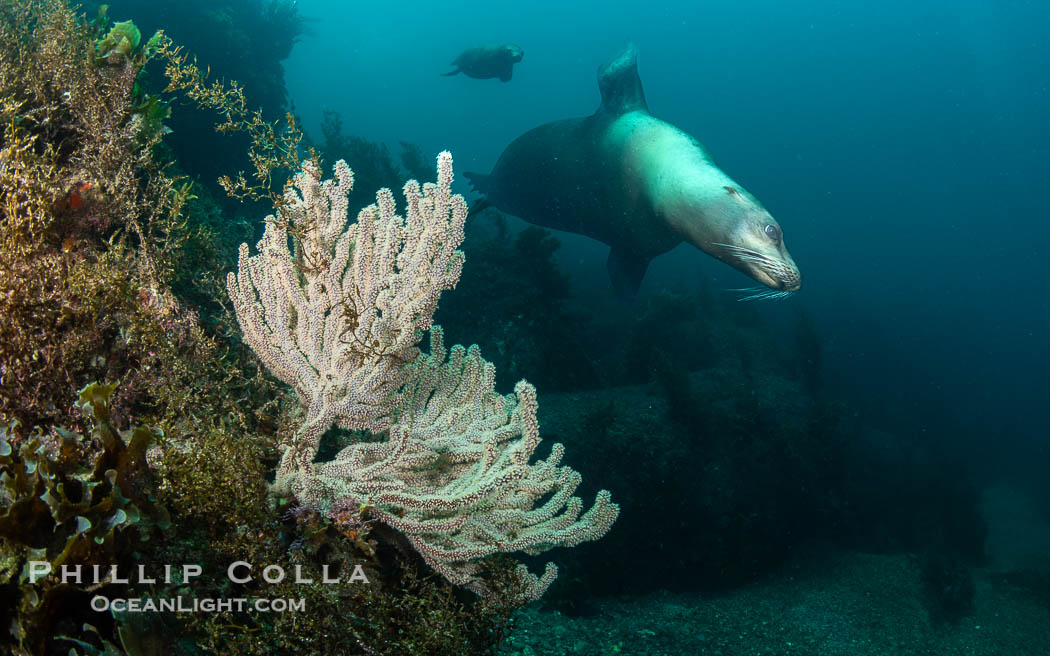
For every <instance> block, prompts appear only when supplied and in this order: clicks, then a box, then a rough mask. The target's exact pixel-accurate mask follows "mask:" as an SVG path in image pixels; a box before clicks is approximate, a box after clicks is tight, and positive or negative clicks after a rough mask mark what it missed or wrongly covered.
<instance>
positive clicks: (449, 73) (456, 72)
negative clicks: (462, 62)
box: [441, 66, 460, 77]
mask: <svg viewBox="0 0 1050 656" xmlns="http://www.w3.org/2000/svg"><path fill="white" fill-rule="evenodd" d="M459 73H460V70H459V67H458V66H457V67H456V69H455V70H452V71H449V72H448V73H442V74H441V76H442V77H448V76H449V75H458V74H459Z"/></svg>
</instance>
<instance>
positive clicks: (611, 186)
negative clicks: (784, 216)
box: [466, 47, 801, 295]
mask: <svg viewBox="0 0 1050 656" xmlns="http://www.w3.org/2000/svg"><path fill="white" fill-rule="evenodd" d="M598 83H599V87H600V89H601V92H602V105H601V107H599V109H598V111H596V112H595V113H594V114H592V115H591V116H587V117H583V118H573V119H565V120H560V121H554V122H552V123H547V124H545V125H541V126H539V127H537V128H534V129H532V130H530V131H528V132H526V133H525V134H523V135H522V136H520V137H518V138H517V139H515V140H514V141H513V142H512V143H511V144H510V145H509V146H507V148H506V149H505V150H504V151H503V153H502V154H501V155H500V158H499V160H498V161H497V162H496V165H495V166H494V167H493V169H492V172H491V174H489V175H487V176H486V175H478V174H472V173H467V174H466V175H467V176H468V178H469V179H470V180H471V182H472V183H473V184H474V186H475V188H476V189H477V190H478V191H479V192H481V193H482V194H484V201H483V203H485V204H488V205H492V206H495V207H496V208H498V209H500V210H502V211H505V212H507V213H509V214H513V215H515V216H518V217H520V218H522V219H524V220H526V221H528V222H530V223H533V224H536V225H541V226H544V227H548V228H554V229H557V230H565V231H568V232H575V233H578V234H582V235H586V236H588V237H592V238H594V239H597V240H599V241H602V242H604V243H606V244H608V245H609V246H610V247H611V250H610V253H609V261H608V268H609V274H610V278H611V280H612V283H613V286H614V287H615V288H616V291H617V292H618V293H620V294H621V295H631V294H633V293H635V292H636V291H637V289H638V286H639V285H640V284H641V281H642V278H643V276H644V275H645V271H646V269H647V268H648V265H649V261H650V260H651V259H652V258H653V257H655V256H657V255H660V254H661V253H665V252H667V251H669V250H671V249H672V248H674V247H675V246H677V245H678V244H679V243H681V242H682V241H688V242H690V243H692V244H694V245H695V246H697V247H698V248H700V249H701V250H703V251H705V252H707V253H709V254H710V255H712V256H714V257H716V258H718V259H721V260H723V261H725V262H727V263H728V264H730V265H732V266H734V267H736V268H738V269H740V270H742V271H744V272H745V273H747V274H748V275H751V276H752V277H753V278H755V279H756V280H758V281H759V282H761V283H762V284H764V285H766V286H768V287H770V288H772V289H775V290H780V291H784V292H792V291H795V290H797V289H798V288H799V287H800V286H801V276H800V274H799V273H798V269H797V267H796V266H795V264H794V262H793V261H792V259H791V256H790V255H789V254H788V252H787V250H786V248H785V247H784V245H783V239H782V235H781V232H780V227H779V225H778V224H777V223H776V221H775V220H774V219H773V218H772V217H771V216H770V215H769V212H767V211H766V210H765V208H763V207H762V205H761V204H760V203H759V202H758V201H757V200H756V199H755V198H754V197H753V196H751V195H750V194H749V193H747V192H746V191H745V190H744V189H743V188H742V187H741V186H740V185H738V184H737V183H736V182H734V181H733V180H732V179H731V178H729V176H728V175H726V174H725V173H724V172H723V171H722V170H721V169H720V168H718V166H716V165H715V163H714V162H713V161H712V159H711V156H710V155H709V154H708V152H707V151H706V150H705V149H704V147H703V146H702V145H701V144H700V143H699V142H698V141H697V140H696V139H694V138H692V137H691V136H689V135H688V134H686V133H685V132H683V131H682V130H680V129H678V128H676V127H675V126H673V125H671V124H670V123H667V122H665V121H662V120H660V119H658V118H656V117H654V116H652V115H651V114H650V113H649V111H648V107H647V105H646V103H645V97H644V94H643V92H642V87H641V81H640V80H639V78H638V73H637V63H636V54H635V51H634V48H633V47H629V48H628V49H627V50H626V51H625V52H624V53H622V54H621V55H620V56H619V57H617V58H615V59H614V60H612V61H611V62H610V63H608V64H606V65H605V66H604V67H602V69H600V70H599V75H598Z"/></svg>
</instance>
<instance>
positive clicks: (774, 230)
mask: <svg viewBox="0 0 1050 656" xmlns="http://www.w3.org/2000/svg"><path fill="white" fill-rule="evenodd" d="M765 232H766V236H767V237H769V238H770V239H772V240H773V241H774V242H778V241H780V228H778V227H776V226H775V225H773V224H772V223H767V224H766V228H765Z"/></svg>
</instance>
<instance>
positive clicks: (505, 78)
mask: <svg viewBox="0 0 1050 656" xmlns="http://www.w3.org/2000/svg"><path fill="white" fill-rule="evenodd" d="M513 76H514V64H507V68H506V69H505V70H503V71H500V74H499V81H500V82H510V78H512V77H513Z"/></svg>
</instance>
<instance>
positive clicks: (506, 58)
mask: <svg viewBox="0 0 1050 656" xmlns="http://www.w3.org/2000/svg"><path fill="white" fill-rule="evenodd" d="M524 55H525V51H524V50H522V49H521V48H519V47H518V46H516V45H513V44H508V45H502V46H482V47H480V48H471V49H470V50H464V51H463V52H461V53H460V54H459V57H456V58H455V59H453V60H452V65H453V66H455V67H456V69H455V70H453V71H449V72H448V73H442V75H456V74H457V73H463V74H464V75H466V76H467V77H472V78H476V79H478V80H485V79H488V78H492V77H498V78H499V79H500V80H502V81H503V82H510V78H511V76H512V75H514V64H516V63H518V62H520V61H521V58H522V57H523V56H524Z"/></svg>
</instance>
